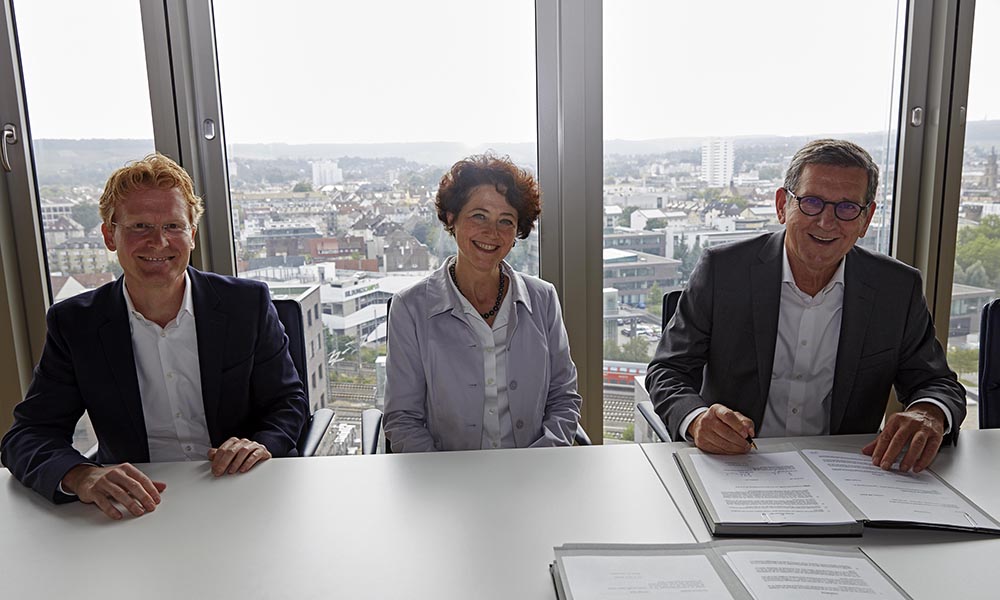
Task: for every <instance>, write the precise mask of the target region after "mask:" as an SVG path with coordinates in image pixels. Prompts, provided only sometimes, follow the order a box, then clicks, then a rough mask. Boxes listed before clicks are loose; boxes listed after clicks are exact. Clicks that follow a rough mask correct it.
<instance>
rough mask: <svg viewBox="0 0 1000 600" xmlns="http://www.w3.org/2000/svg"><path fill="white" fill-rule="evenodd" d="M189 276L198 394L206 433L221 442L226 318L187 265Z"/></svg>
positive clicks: (206, 284) (206, 285)
mask: <svg viewBox="0 0 1000 600" xmlns="http://www.w3.org/2000/svg"><path fill="white" fill-rule="evenodd" d="M188 276H189V277H190V278H191V301H192V302H193V303H194V319H195V321H194V322H195V330H196V335H197V337H198V365H199V371H200V372H201V397H202V402H204V404H205V420H206V421H207V425H208V435H209V437H210V438H211V440H212V443H213V444H216V443H221V442H220V441H219V440H220V436H221V433H220V431H219V409H220V408H221V406H222V360H223V353H224V350H225V339H226V327H227V324H228V320H229V319H228V317H226V314H225V313H224V312H223V311H222V308H223V307H222V301H221V300H220V299H219V296H218V294H217V293H216V292H215V290H214V289H213V288H212V285H211V284H210V283H209V282H208V280H206V279H205V278H203V277H202V275H201V273H199V272H198V271H197V270H196V269H193V268H191V267H188Z"/></svg>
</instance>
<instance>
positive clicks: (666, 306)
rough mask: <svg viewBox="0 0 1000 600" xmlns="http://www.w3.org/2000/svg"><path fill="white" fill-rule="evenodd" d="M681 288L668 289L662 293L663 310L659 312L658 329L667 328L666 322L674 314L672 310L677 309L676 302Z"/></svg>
mask: <svg viewBox="0 0 1000 600" xmlns="http://www.w3.org/2000/svg"><path fill="white" fill-rule="evenodd" d="M681 291H682V290H670V291H669V292H667V293H666V294H663V311H662V313H661V314H660V331H663V330H664V329H666V328H667V323H669V322H670V317H672V316H674V311H675V310H677V303H678V302H679V301H680V299H681Z"/></svg>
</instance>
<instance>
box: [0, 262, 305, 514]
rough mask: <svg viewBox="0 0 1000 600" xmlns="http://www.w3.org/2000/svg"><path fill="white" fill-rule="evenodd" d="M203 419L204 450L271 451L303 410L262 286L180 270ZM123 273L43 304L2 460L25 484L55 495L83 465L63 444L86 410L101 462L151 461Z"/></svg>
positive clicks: (282, 447) (288, 443)
mask: <svg viewBox="0 0 1000 600" xmlns="http://www.w3.org/2000/svg"><path fill="white" fill-rule="evenodd" d="M187 272H188V275H189V276H190V278H191V297H192V301H193V303H194V313H195V327H196V329H197V336H198V360H199V366H200V371H201V388H202V398H203V401H204V403H205V419H206V421H207V424H208V433H209V437H210V438H211V442H212V446H213V447H218V446H219V445H220V444H222V443H223V442H225V441H226V440H227V439H228V438H230V437H232V436H235V437H246V438H249V439H252V440H254V441H256V442H259V443H261V444H263V445H264V446H266V447H267V449H268V450H269V451H270V452H271V454H272V455H274V456H289V455H294V454H295V443H296V440H297V439H298V437H299V433H300V432H301V430H302V427H303V426H304V424H305V422H306V420H307V418H308V410H309V405H308V401H307V399H306V396H305V391H304V390H303V388H302V383H301V381H300V380H299V376H298V374H297V372H296V371H295V367H294V366H293V364H292V359H291V358H290V356H289V354H288V338H287V337H286V336H285V335H284V329H283V328H282V326H281V323H280V321H278V315H277V312H276V311H275V309H274V305H273V304H272V303H271V298H270V293H269V292H268V289H267V286H266V285H265V284H263V283H260V282H257V281H252V280H248V279H237V278H234V277H224V276H221V275H216V274H213V273H203V272H201V271H198V270H196V269H194V268H192V267H188V270H187ZM122 281H123V279H122V278H118V280H116V281H114V282H111V283H108V284H106V285H103V286H101V287H100V288H98V289H96V290H93V291H89V292H86V293H83V294H80V295H78V296H75V297H73V298H69V299H67V300H65V301H63V302H60V303H58V304H56V305H54V306H53V307H52V308H50V309H49V312H48V316H47V319H46V320H47V323H48V333H47V336H46V339H45V347H44V349H43V350H42V358H41V360H40V361H39V363H38V366H36V367H35V371H34V377H33V379H32V381H31V386H30V387H29V388H28V393H27V395H26V396H25V398H24V400H23V401H22V402H21V403H20V404H18V405H17V406H16V407H15V408H14V425H13V427H11V429H10V431H8V432H7V434H6V435H5V436H4V437H3V441H2V443H0V460H2V462H3V464H4V465H5V466H6V467H7V468H8V469H10V471H11V473H13V475H14V477H16V478H17V479H18V480H20V481H21V482H22V483H23V484H24V485H26V486H30V487H31V488H33V489H35V490H36V491H37V492H38V493H40V494H42V495H43V496H45V497H46V498H49V499H51V500H53V501H55V502H67V501H71V500H73V499H74V498H75V497H73V496H67V495H65V494H62V493H60V492H58V491H57V486H58V484H59V482H60V481H61V480H62V478H63V476H64V475H65V474H66V473H67V472H68V471H69V470H70V469H71V468H73V467H74V466H76V465H78V464H81V463H87V462H90V461H88V460H87V459H86V458H84V457H83V456H82V455H81V454H80V453H79V452H77V451H76V450H74V449H73V447H72V445H71V443H72V438H73V431H74V429H75V428H76V424H77V421H79V419H80V417H81V416H82V415H83V413H84V411H86V412H87V413H89V415H90V420H91V423H92V424H93V426H94V431H95V433H96V434H97V440H98V443H99V451H98V456H97V460H98V461H99V462H100V463H102V464H113V463H119V462H132V463H143V462H149V445H148V441H147V438H146V426H145V421H144V419H143V412H142V401H141V399H140V396H139V382H138V378H137V376H136V370H135V358H134V356H133V354H132V337H131V330H130V328H129V317H128V311H127V308H126V305H125V298H124V296H123V294H122V285H123V283H122Z"/></svg>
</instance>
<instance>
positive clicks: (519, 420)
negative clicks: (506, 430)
mask: <svg viewBox="0 0 1000 600" xmlns="http://www.w3.org/2000/svg"><path fill="white" fill-rule="evenodd" d="M516 427H517V428H518V429H524V421H522V420H521V419H518V420H517V424H516Z"/></svg>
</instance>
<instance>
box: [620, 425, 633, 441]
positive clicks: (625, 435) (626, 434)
mask: <svg viewBox="0 0 1000 600" xmlns="http://www.w3.org/2000/svg"><path fill="white" fill-rule="evenodd" d="M622 439H623V440H625V441H626V442H634V441H635V423H629V424H628V425H626V426H625V431H623V432H622Z"/></svg>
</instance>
